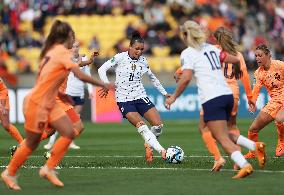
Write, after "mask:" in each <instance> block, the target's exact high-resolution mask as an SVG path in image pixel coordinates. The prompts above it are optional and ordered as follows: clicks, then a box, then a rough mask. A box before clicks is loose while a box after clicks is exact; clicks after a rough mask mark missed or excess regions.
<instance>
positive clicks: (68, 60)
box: [61, 50, 78, 70]
mask: <svg viewBox="0 0 284 195" xmlns="http://www.w3.org/2000/svg"><path fill="white" fill-rule="evenodd" d="M72 59H73V55H72V53H71V52H70V51H68V50H67V51H66V52H64V55H63V56H62V58H61V63H62V64H63V65H64V67H65V68H66V69H68V70H70V69H72V68H74V67H78V64H77V63H76V62H75V61H73V60H72Z"/></svg>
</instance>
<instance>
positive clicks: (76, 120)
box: [66, 106, 84, 150]
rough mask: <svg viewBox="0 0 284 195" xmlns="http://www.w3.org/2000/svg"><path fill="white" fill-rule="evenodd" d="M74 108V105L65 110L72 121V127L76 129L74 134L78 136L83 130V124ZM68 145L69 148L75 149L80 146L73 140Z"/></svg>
mask: <svg viewBox="0 0 284 195" xmlns="http://www.w3.org/2000/svg"><path fill="white" fill-rule="evenodd" d="M75 108H76V106H75V107H74V108H72V109H69V110H67V111H66V113H67V115H68V117H69V118H70V119H71V121H72V123H73V129H74V130H75V131H76V132H75V135H76V137H78V136H79V135H80V134H81V133H82V132H83V130H84V124H83V122H82V120H81V118H80V114H79V113H78V112H77V111H76V109H75ZM69 147H70V148H71V149H76V150H78V149H80V146H77V145H76V144H75V143H74V140H73V141H72V142H71V144H70V145H69Z"/></svg>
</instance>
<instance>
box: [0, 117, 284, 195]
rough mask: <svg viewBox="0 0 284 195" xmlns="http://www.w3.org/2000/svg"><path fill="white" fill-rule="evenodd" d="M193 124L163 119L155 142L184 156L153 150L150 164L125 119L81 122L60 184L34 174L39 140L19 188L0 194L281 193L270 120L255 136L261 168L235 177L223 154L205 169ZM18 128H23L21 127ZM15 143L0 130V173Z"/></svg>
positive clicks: (282, 172) (243, 123) (283, 168)
mask: <svg viewBox="0 0 284 195" xmlns="http://www.w3.org/2000/svg"><path fill="white" fill-rule="evenodd" d="M251 122H252V119H246V120H239V121H238V126H239V128H240V129H241V131H242V134H243V135H247V129H248V127H249V125H250V123H251ZM197 125H198V121H165V127H164V133H163V134H162V136H161V138H160V143H161V144H162V145H163V146H164V147H169V146H170V145H178V146H180V147H182V148H183V150H184V152H185V155H186V157H185V159H184V161H183V163H182V164H178V165H173V164H166V163H164V162H163V161H162V159H161V158H160V157H159V155H158V154H157V153H155V158H154V162H153V163H152V164H150V165H149V164H147V163H146V162H145V160H144V147H143V141H142V138H141V137H140V135H139V134H138V133H137V131H136V129H135V128H134V127H132V126H131V125H130V124H129V123H127V122H125V123H123V124H91V123H89V122H85V131H84V132H83V134H82V135H81V136H80V137H79V138H78V139H77V140H76V143H77V144H78V145H80V146H81V149H80V150H70V151H69V152H68V153H67V154H66V157H65V158H64V159H63V161H62V162H61V164H60V167H62V168H61V169H59V170H58V172H59V177H60V179H61V180H62V181H63V182H64V183H65V187H64V188H60V189H59V188H56V187H54V186H52V185H51V184H50V183H49V182H47V181H46V180H43V179H40V178H39V176H38V169H39V167H40V166H42V165H43V163H44V161H45V159H44V158H43V153H44V149H43V145H44V144H45V143H46V141H43V143H41V144H40V146H39V148H38V149H37V150H36V151H35V152H34V153H33V155H32V156H31V157H30V159H29V160H28V161H27V162H26V163H25V167H23V168H21V169H20V171H19V172H18V174H19V178H18V181H19V184H20V186H21V187H22V191H21V192H20V193H17V192H13V191H10V190H8V189H7V188H6V186H5V185H4V184H3V183H2V182H1V183H0V194H1V195H4V194H5V195H6V194H16V193H17V194H27V195H33V194H34V195H39V194H42V195H45V194H52V193H54V194H55V193H56V195H61V194H62V195H63V194H64V195H65V194H72V195H74V194H80V195H82V194H90V195H91V194H92V195H94V194H98V195H104V194H111V195H116V194H129V195H132V194H135V195H136V194H141V195H145V194H149V195H156V194H163V195H173V194H174V195H181V194H210V195H213V194H218V195H220V194H230V195H234V194H250V195H251V194H257V195H260V194H271V195H272V194H273V195H274V194H284V187H283V181H284V158H283V157H280V158H275V157H274V155H275V146H276V143H277V131H276V129H275V127H274V125H273V124H271V125H269V126H268V127H266V128H265V129H264V130H263V131H262V132H261V133H260V136H259V138H260V140H262V141H264V142H266V144H267V153H268V161H267V164H266V167H265V169H263V170H260V169H259V168H258V166H257V162H256V160H250V162H251V163H252V164H253V167H254V169H255V172H254V173H253V174H252V175H251V176H249V177H247V178H244V179H240V180H233V179H231V177H232V176H233V175H235V172H234V171H233V169H232V167H233V164H232V162H231V161H230V160H229V159H228V157H227V156H226V159H227V163H226V165H225V167H224V169H223V170H222V171H220V172H218V173H214V174H213V173H211V172H210V168H211V167H212V165H213V158H212V157H210V154H209V153H208V152H207V150H206V148H205V146H204V144H203V141H202V139H201V136H200V134H199V132H198V129H197ZM18 127H19V128H20V129H21V132H23V126H22V125H18ZM14 144H15V142H14V141H13V140H12V139H11V138H10V137H9V135H8V134H7V133H6V132H4V130H3V128H1V131H0V166H1V168H0V170H1V171H2V170H4V167H5V166H6V165H7V163H8V161H9V154H8V148H9V147H10V146H12V145H14ZM243 152H246V151H245V150H243Z"/></svg>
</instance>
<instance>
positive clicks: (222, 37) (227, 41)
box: [214, 27, 238, 55]
mask: <svg viewBox="0 0 284 195" xmlns="http://www.w3.org/2000/svg"><path fill="white" fill-rule="evenodd" d="M214 37H215V38H216V40H217V42H218V44H219V45H220V46H221V47H222V49H223V50H224V51H226V52H228V53H230V54H232V55H237V47H238V44H237V43H236V42H235V41H234V40H233V33H232V32H231V31H229V30H228V29H226V28H224V27H219V28H218V29H217V30H216V31H215V32H214Z"/></svg>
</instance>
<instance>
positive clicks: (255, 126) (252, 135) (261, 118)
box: [245, 111, 274, 158]
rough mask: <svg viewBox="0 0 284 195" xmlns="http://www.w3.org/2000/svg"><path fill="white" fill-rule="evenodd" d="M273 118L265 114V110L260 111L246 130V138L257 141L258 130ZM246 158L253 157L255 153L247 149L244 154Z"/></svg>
mask: <svg viewBox="0 0 284 195" xmlns="http://www.w3.org/2000/svg"><path fill="white" fill-rule="evenodd" d="M273 120H274V119H273V118H272V117H271V116H270V115H269V114H267V113H266V112H263V111H260V112H259V114H258V115H257V117H256V118H255V119H254V121H253V122H252V124H251V126H250V127H249V130H248V139H250V140H252V141H254V142H257V141H258V132H259V131H260V130H262V129H263V128H264V127H265V126H266V125H268V124H269V123H270V122H272V121H273ZM245 157H246V158H255V153H254V152H253V151H249V152H248V153H247V154H246V155H245Z"/></svg>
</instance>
